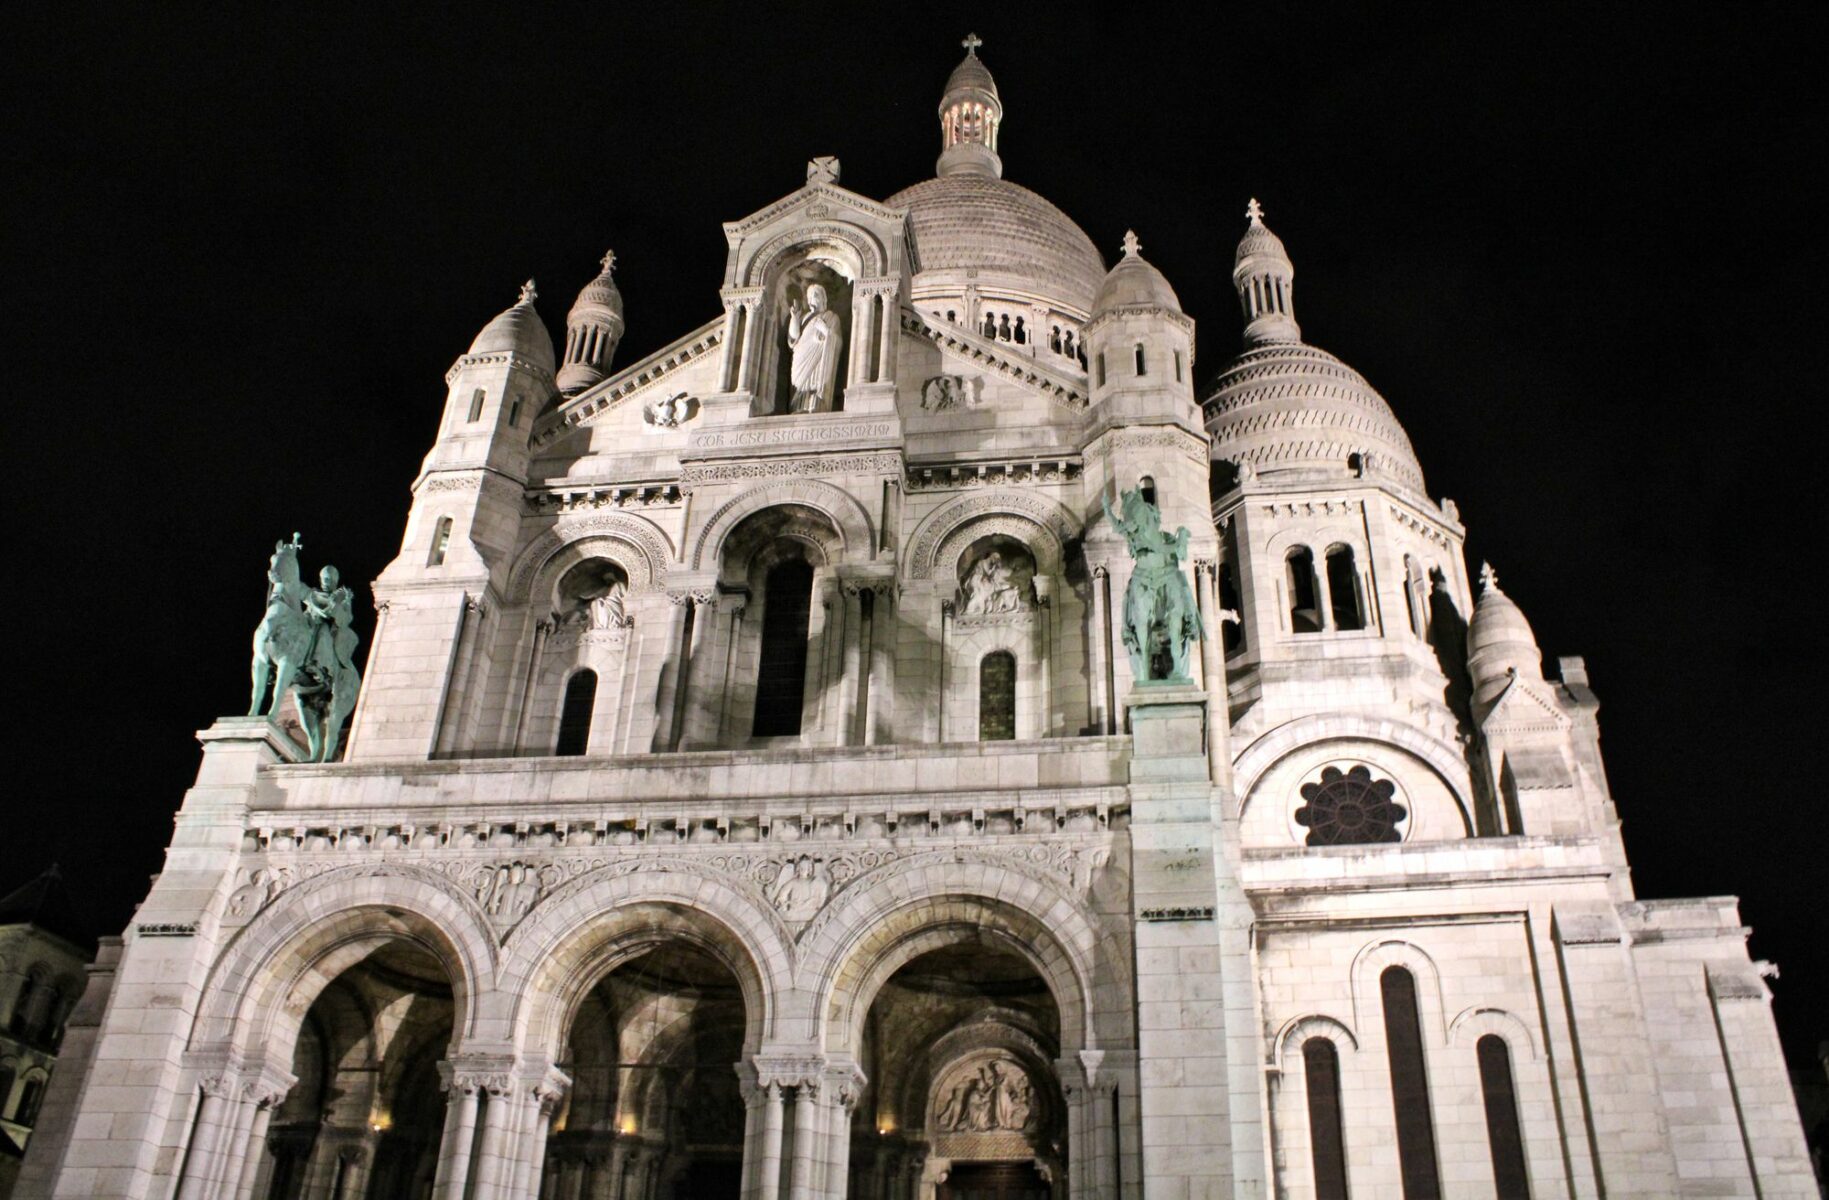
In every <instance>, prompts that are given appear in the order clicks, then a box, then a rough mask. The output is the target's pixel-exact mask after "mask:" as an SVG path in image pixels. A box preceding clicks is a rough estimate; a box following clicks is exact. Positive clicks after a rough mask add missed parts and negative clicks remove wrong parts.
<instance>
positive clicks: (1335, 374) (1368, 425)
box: [1201, 200, 1424, 492]
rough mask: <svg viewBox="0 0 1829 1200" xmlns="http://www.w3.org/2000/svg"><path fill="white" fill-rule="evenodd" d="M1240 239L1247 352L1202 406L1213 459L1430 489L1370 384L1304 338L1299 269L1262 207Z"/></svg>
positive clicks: (1293, 474) (1237, 277)
mask: <svg viewBox="0 0 1829 1200" xmlns="http://www.w3.org/2000/svg"><path fill="white" fill-rule="evenodd" d="M1245 215H1246V216H1247V217H1248V218H1249V224H1248V225H1247V226H1246V228H1245V236H1244V237H1243V238H1241V239H1240V240H1239V243H1238V253H1237V255H1236V257H1235V259H1234V262H1235V266H1234V267H1233V271H1232V279H1233V282H1234V283H1235V284H1236V285H1237V287H1238V297H1239V303H1240V305H1242V306H1243V308H1244V315H1245V351H1244V353H1243V354H1241V355H1239V356H1238V357H1237V358H1235V359H1233V360H1232V362H1231V363H1229V364H1228V365H1227V366H1226V368H1225V370H1223V371H1221V372H1220V374H1219V377H1218V378H1217V379H1215V380H1214V381H1213V383H1212V385H1211V386H1210V388H1209V389H1208V391H1207V394H1206V396H1205V398H1204V399H1203V400H1202V401H1201V407H1202V409H1203V410H1204V412H1205V415H1206V425H1207V432H1208V433H1209V434H1211V435H1212V438H1213V451H1212V453H1213V457H1214V458H1215V459H1216V460H1225V461H1228V462H1233V463H1238V464H1241V465H1243V466H1248V467H1249V468H1250V470H1251V471H1252V472H1253V473H1255V474H1258V475H1263V476H1269V475H1284V476H1285V477H1287V478H1292V479H1303V478H1312V479H1317V480H1319V479H1327V478H1351V477H1353V476H1355V475H1358V476H1364V477H1373V476H1382V477H1384V478H1387V479H1389V480H1391V481H1393V482H1395V483H1397V484H1399V485H1400V486H1403V487H1406V488H1409V489H1410V490H1412V491H1416V492H1421V491H1423V490H1424V485H1423V469H1422V465H1421V464H1420V463H1418V462H1417V460H1416V451H1415V450H1414V449H1413V448H1412V447H1411V445H1410V436H1409V435H1408V434H1407V433H1405V432H1404V429H1403V426H1402V425H1400V424H1398V422H1397V415H1396V414H1395V413H1393V412H1392V411H1391V406H1390V405H1389V404H1386V403H1385V400H1384V397H1383V396H1380V395H1379V394H1378V392H1377V391H1376V390H1375V389H1374V388H1373V387H1372V385H1371V384H1369V383H1367V382H1366V380H1365V377H1364V376H1363V375H1361V374H1359V372H1357V371H1355V370H1353V369H1352V368H1351V367H1349V366H1347V365H1346V364H1345V363H1343V362H1341V361H1340V360H1339V359H1337V358H1335V357H1334V356H1333V355H1331V354H1329V353H1328V352H1327V351H1325V350H1322V349H1319V348H1318V347H1315V346H1310V345H1308V344H1307V343H1306V342H1304V341H1302V330H1301V327H1300V326H1298V325H1297V324H1296V319H1295V291H1294V285H1295V274H1296V272H1295V266H1294V264H1292V263H1291V262H1290V260H1289V253H1288V251H1286V250H1284V248H1283V243H1282V240H1281V239H1279V238H1278V237H1277V236H1276V234H1274V233H1272V232H1270V230H1269V229H1268V228H1267V227H1266V226H1265V225H1264V210H1263V208H1262V207H1261V206H1260V205H1259V204H1258V202H1257V201H1256V200H1253V201H1252V202H1251V205H1250V207H1249V208H1247V209H1246V210H1245Z"/></svg>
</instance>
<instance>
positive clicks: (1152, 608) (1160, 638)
mask: <svg viewBox="0 0 1829 1200" xmlns="http://www.w3.org/2000/svg"><path fill="white" fill-rule="evenodd" d="M1099 503H1100V504H1101V505H1103V506H1104V508H1105V518H1106V520H1108V521H1110V522H1111V523H1112V525H1113V526H1114V527H1115V528H1116V529H1117V530H1118V532H1119V533H1122V534H1123V535H1124V540H1125V542H1127V543H1128V544H1129V546H1130V557H1131V564H1132V565H1131V571H1130V586H1129V587H1127V588H1125V589H1124V648H1125V649H1126V650H1128V651H1130V675H1131V678H1132V679H1133V680H1134V681H1136V682H1137V683H1151V682H1162V683H1192V682H1193V679H1192V678H1191V677H1190V676H1189V675H1188V649H1189V647H1191V646H1192V645H1193V644H1194V642H1195V641H1196V640H1198V639H1199V638H1200V636H1201V626H1200V610H1199V609H1198V608H1196V607H1195V605H1194V592H1193V589H1191V588H1189V587H1188V581H1187V577H1186V576H1185V575H1183V574H1182V573H1181V560H1182V559H1184V558H1186V557H1187V556H1188V529H1187V526H1185V525H1183V526H1182V527H1181V528H1179V529H1177V530H1176V531H1175V533H1174V535H1173V536H1170V535H1169V534H1166V533H1164V532H1162V513H1161V511H1160V510H1159V509H1158V508H1157V507H1156V506H1155V505H1154V504H1152V503H1150V502H1149V501H1148V500H1146V499H1145V498H1144V496H1143V493H1142V492H1140V491H1138V490H1136V489H1134V488H1133V489H1131V490H1130V491H1127V492H1125V493H1124V495H1123V497H1122V498H1121V500H1120V504H1121V505H1122V507H1123V510H1124V512H1123V515H1122V516H1120V515H1119V514H1117V513H1114V512H1113V511H1111V502H1110V501H1108V500H1106V499H1105V498H1104V497H1103V496H1101V497H1099Z"/></svg>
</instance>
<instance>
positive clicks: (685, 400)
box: [641, 392, 699, 429]
mask: <svg viewBox="0 0 1829 1200" xmlns="http://www.w3.org/2000/svg"><path fill="white" fill-rule="evenodd" d="M698 414H699V402H698V401H697V400H695V399H693V398H692V397H691V396H689V395H687V394H686V393H685V392H680V393H678V394H676V395H672V396H662V397H660V398H658V399H655V400H650V401H649V402H648V404H647V406H646V407H644V408H643V409H642V410H641V419H642V420H643V421H644V422H646V423H647V424H648V425H650V426H652V427H654V428H655V429H678V428H679V427H680V426H681V425H684V424H685V423H686V422H687V421H690V420H692V418H694V417H696V416H698Z"/></svg>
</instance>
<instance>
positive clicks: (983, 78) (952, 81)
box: [940, 35, 1001, 109]
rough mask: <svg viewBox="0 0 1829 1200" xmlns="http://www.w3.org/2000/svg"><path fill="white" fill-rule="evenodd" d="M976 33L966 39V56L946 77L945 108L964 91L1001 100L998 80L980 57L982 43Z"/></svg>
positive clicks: (942, 103) (942, 106)
mask: <svg viewBox="0 0 1829 1200" xmlns="http://www.w3.org/2000/svg"><path fill="white" fill-rule="evenodd" d="M981 44H982V43H980V42H979V41H978V38H977V36H976V35H974V36H972V37H968V38H966V39H965V58H964V59H963V60H961V61H960V63H959V65H958V66H956V67H954V68H953V73H952V74H951V75H948V76H947V77H946V90H945V91H944V92H943V93H941V95H942V99H941V101H940V107H941V108H943V109H944V108H945V107H946V106H947V104H948V102H949V101H951V100H954V99H956V98H957V97H958V96H959V94H960V93H962V92H978V93H981V94H982V95H985V96H988V97H990V98H991V99H992V100H999V99H1001V97H999V96H998V95H997V81H996V80H995V79H992V78H991V72H990V69H989V68H988V67H986V66H985V65H984V60H983V59H981V58H979V57H978V47H979V45H981Z"/></svg>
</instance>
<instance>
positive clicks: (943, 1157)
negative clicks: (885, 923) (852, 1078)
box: [844, 929, 1068, 1200]
mask: <svg viewBox="0 0 1829 1200" xmlns="http://www.w3.org/2000/svg"><path fill="white" fill-rule="evenodd" d="M933 942H938V943H939V944H937V945H935V947H934V948H932V949H923V950H922V951H921V952H919V953H917V954H916V955H915V956H914V957H912V958H910V959H909V960H908V961H907V962H905V963H903V964H902V965H901V966H900V967H899V968H897V969H896V970H895V972H894V973H893V974H891V975H890V976H889V978H888V979H887V980H886V981H884V983H883V985H882V986H881V987H880V988H879V989H878V990H877V992H876V994H875V996H874V997H873V998H872V999H871V1001H870V1007H869V1011H868V1014H867V1015H866V1017H865V1019H864V1022H863V1028H862V1037H861V1039H860V1042H861V1044H860V1052H861V1053H860V1065H861V1066H862V1067H863V1070H864V1073H865V1075H866V1076H867V1077H868V1078H869V1080H870V1083H869V1087H868V1090H867V1091H866V1093H865V1095H864V1096H863V1098H862V1103H860V1104H859V1105H858V1107H857V1111H856V1115H855V1117H854V1119H853V1125H852V1131H851V1135H852V1149H851V1157H850V1179H849V1189H848V1191H846V1192H845V1193H844V1194H845V1195H847V1196H849V1197H851V1198H852V1200H878V1198H881V1200H889V1198H891V1197H901V1196H906V1195H913V1196H917V1197H923V1198H928V1197H935V1198H937V1197H944V1196H963V1195H973V1196H976V1195H978V1194H980V1193H981V1192H982V1193H983V1194H986V1195H1006V1194H1007V1195H1008V1196H1009V1197H1011V1200H1026V1198H1028V1197H1030V1196H1048V1195H1051V1194H1053V1192H1052V1185H1050V1184H1049V1183H1048V1182H1046V1181H1047V1180H1051V1179H1062V1178H1064V1173H1063V1171H1062V1167H1063V1165H1064V1161H1065V1158H1066V1155H1067V1153H1068V1145H1067V1127H1068V1121H1067V1107H1066V1103H1065V1101H1064V1099H1063V1094H1062V1090H1061V1086H1060V1081H1059V1079H1058V1078H1057V1076H1056V1070H1055V1065H1054V1064H1055V1060H1056V1059H1057V1058H1058V1056H1059V1054H1060V1044H1061V1012H1060V1008H1059V1006H1058V1005H1057V1004H1056V1003H1055V999H1054V995H1053V993H1052V992H1051V991H1050V989H1049V986H1048V983H1047V982H1046V981H1045V980H1044V979H1043V978H1042V976H1041V975H1040V974H1039V973H1038V972H1037V970H1036V968H1035V965H1034V964H1033V963H1032V962H1031V961H1030V960H1029V959H1028V958H1027V957H1026V956H1024V955H1023V954H1020V953H1018V952H1017V951H1016V950H1015V949H1013V948H1011V947H1010V946H1007V945H1004V944H1003V943H1002V942H1001V940H1000V939H996V938H983V937H979V936H976V935H974V934H972V933H971V932H969V931H967V930H963V929H961V930H958V931H956V932H955V933H954V934H953V935H952V936H950V937H948V938H945V939H924V944H931V943H933ZM1038 1188H1039V1189H1040V1190H1036V1189H1038ZM986 1189H989V1190H986Z"/></svg>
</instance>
